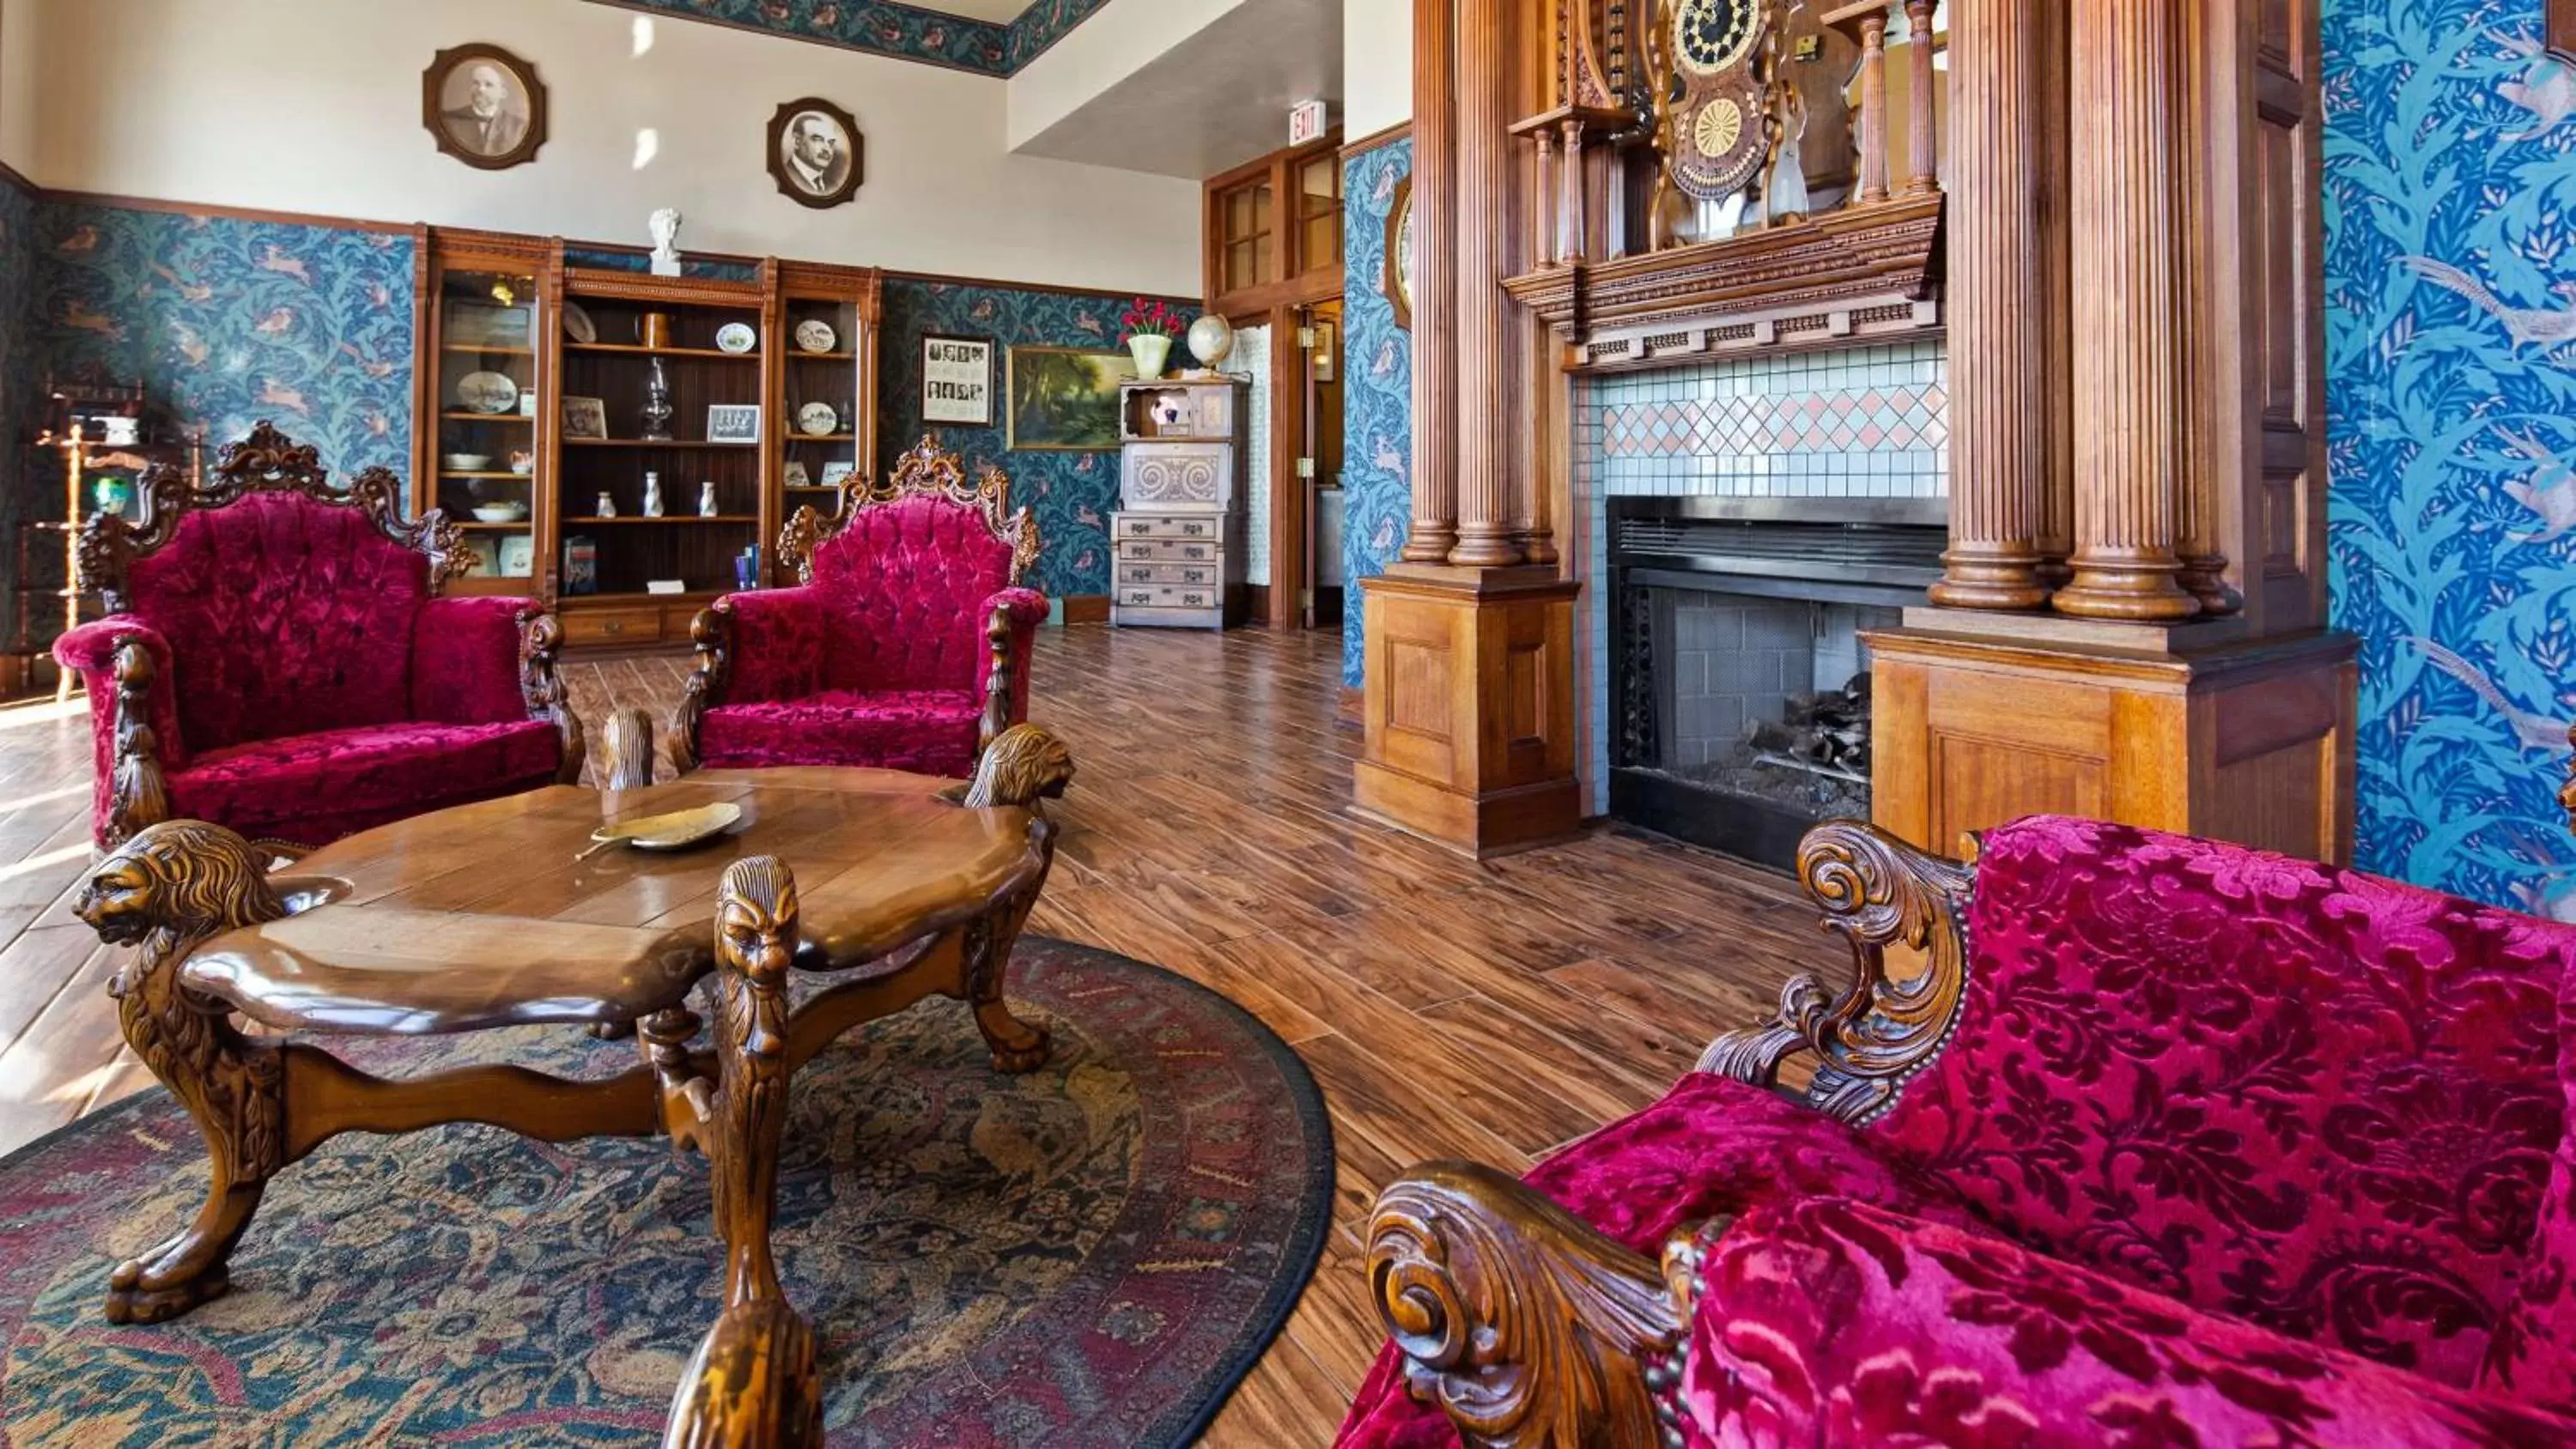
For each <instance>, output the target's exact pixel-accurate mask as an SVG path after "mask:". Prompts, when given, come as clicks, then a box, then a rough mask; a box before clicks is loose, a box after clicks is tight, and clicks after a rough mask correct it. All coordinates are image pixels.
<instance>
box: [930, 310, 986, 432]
mask: <svg viewBox="0 0 2576 1449" xmlns="http://www.w3.org/2000/svg"><path fill="white" fill-rule="evenodd" d="M921 420H922V421H923V422H925V423H960V424H963V425H965V426H967V427H970V428H989V427H991V426H992V425H993V339H992V338H990V337H942V336H940V335H939V334H937V333H924V334H923V335H922V339H921Z"/></svg>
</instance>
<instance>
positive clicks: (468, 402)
mask: <svg viewBox="0 0 2576 1449" xmlns="http://www.w3.org/2000/svg"><path fill="white" fill-rule="evenodd" d="M456 400H457V401H458V402H461V403H463V404H465V406H466V407H467V408H468V409H470V410H471V411H474V412H478V413H506V412H510V411H512V410H513V409H515V408H517V407H518V405H519V385H518V384H517V383H515V382H512V381H511V380H510V375H509V374H508V373H506V372H469V373H467V374H465V375H464V376H463V377H460V378H458V379H457V380H456Z"/></svg>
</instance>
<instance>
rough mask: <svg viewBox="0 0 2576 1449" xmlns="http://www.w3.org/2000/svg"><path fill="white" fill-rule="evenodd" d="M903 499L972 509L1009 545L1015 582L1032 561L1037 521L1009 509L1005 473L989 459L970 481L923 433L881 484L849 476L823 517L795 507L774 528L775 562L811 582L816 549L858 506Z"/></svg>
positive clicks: (844, 524)
mask: <svg viewBox="0 0 2576 1449" xmlns="http://www.w3.org/2000/svg"><path fill="white" fill-rule="evenodd" d="M906 498H943V499H946V500H947V501H949V502H951V503H954V504H958V505H959V506H961V507H965V508H971V509H973V510H974V511H975V512H976V513H977V514H978V515H980V516H981V517H982V518H983V520H984V526H985V527H986V528H987V529H989V530H991V532H992V535H993V537H995V538H997V539H1000V540H1001V541H1002V542H1004V543H1007V544H1009V545H1010V546H1011V582H1012V583H1014V584H1017V583H1018V582H1020V578H1021V576H1022V575H1023V574H1025V573H1027V572H1028V570H1029V567H1030V566H1031V565H1033V564H1035V563H1036V562H1037V559H1038V523H1037V520H1036V519H1035V518H1033V517H1031V516H1030V515H1029V511H1028V510H1027V509H1026V508H1022V509H1020V510H1019V511H1017V512H1013V511H1012V509H1011V479H1010V476H1009V475H1008V474H1006V473H1004V472H1003V471H1002V470H1001V469H1000V468H998V467H996V466H994V465H993V464H991V463H983V464H979V465H978V466H977V467H976V469H975V480H974V481H973V482H972V483H969V482H968V481H967V480H966V465H965V462H964V460H963V459H961V458H959V457H958V456H957V455H956V454H955V453H952V452H950V451H949V450H948V449H947V448H945V447H943V446H941V445H940V442H939V435H938V434H937V433H925V434H923V435H922V439H921V441H920V442H918V443H915V444H913V445H912V447H911V448H910V449H909V450H908V451H906V452H905V453H904V455H903V456H902V457H900V458H898V459H896V460H895V465H894V474H893V476H891V477H889V478H887V479H885V480H883V481H882V482H880V481H878V480H876V479H874V478H871V477H869V476H867V475H866V474H852V475H851V476H850V477H848V478H846V479H844V480H842V483H841V493H840V497H839V498H838V499H837V500H836V503H837V506H836V508H835V510H834V512H833V514H832V516H831V517H829V518H826V517H824V516H823V515H822V514H821V513H819V512H817V511H816V510H815V509H814V506H813V505H812V504H807V505H806V506H804V507H802V508H799V509H797V510H796V513H795V516H793V517H791V518H789V519H788V520H787V526H786V527H785V528H783V529H780V530H779V534H778V559H779V562H780V563H782V564H784V565H785V566H786V567H787V568H789V569H790V570H792V571H794V573H795V575H796V581H797V582H798V583H800V584H810V583H812V582H813V581H814V552H815V550H817V549H819V548H821V547H822V546H823V544H824V543H826V542H827V541H829V540H830V539H832V538H833V537H835V536H837V535H838V534H840V533H841V531H842V530H844V529H846V528H847V527H849V524H850V521H851V520H852V519H853V518H856V517H857V516H858V512H859V510H860V509H862V508H865V507H867V506H868V505H869V504H872V503H895V502H899V501H901V500H903V499H906Z"/></svg>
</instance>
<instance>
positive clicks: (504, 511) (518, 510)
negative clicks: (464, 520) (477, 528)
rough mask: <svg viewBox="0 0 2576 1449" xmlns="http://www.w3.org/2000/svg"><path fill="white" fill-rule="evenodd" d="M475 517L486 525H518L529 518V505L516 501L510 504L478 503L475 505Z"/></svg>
mask: <svg viewBox="0 0 2576 1449" xmlns="http://www.w3.org/2000/svg"><path fill="white" fill-rule="evenodd" d="M474 516H475V517H476V518H479V519H481V520H482V521H483V522H485V523H516V522H518V521H519V520H520V519H523V518H525V517H527V516H528V505H527V504H525V503H521V502H517V501H515V500H514V501H512V502H508V503H477V504H475V505H474Z"/></svg>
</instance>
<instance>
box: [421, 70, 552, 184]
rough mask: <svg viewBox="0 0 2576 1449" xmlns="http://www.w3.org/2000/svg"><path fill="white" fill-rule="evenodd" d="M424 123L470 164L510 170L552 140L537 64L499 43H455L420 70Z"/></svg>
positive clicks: (443, 148)
mask: <svg viewBox="0 0 2576 1449" xmlns="http://www.w3.org/2000/svg"><path fill="white" fill-rule="evenodd" d="M420 123H421V124H422V125H423V126H426V127H428V128H429V134H430V137H431V139H433V140H435V141H436V142H437V143H438V149H439V150H441V151H444V152H446V153H447V154H448V155H450V156H453V157H455V158H456V159H457V160H459V161H462V162H464V163H465V164H466V165H468V166H472V167H476V168H479V169H481V170H484V171H503V170H507V169H508V168H510V167H512V166H518V165H522V164H524V163H526V162H529V161H534V160H535V159H537V148H538V147H540V146H543V145H544V144H546V88H545V86H544V84H543V83H542V82H540V81H539V80H538V79H537V68H536V67H535V66H533V65H530V64H528V63H527V62H526V61H524V60H521V59H519V58H518V57H517V56H515V55H512V54H511V53H510V52H508V51H506V50H503V49H502V48H501V47H499V46H497V45H459V46H454V47H452V48H450V49H447V50H442V51H440V52H439V53H438V54H437V55H435V56H433V57H431V58H430V62H429V69H427V70H425V71H422V72H421V73H420Z"/></svg>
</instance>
